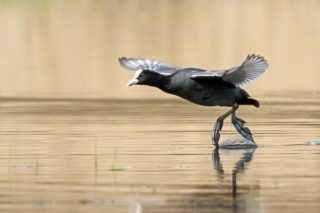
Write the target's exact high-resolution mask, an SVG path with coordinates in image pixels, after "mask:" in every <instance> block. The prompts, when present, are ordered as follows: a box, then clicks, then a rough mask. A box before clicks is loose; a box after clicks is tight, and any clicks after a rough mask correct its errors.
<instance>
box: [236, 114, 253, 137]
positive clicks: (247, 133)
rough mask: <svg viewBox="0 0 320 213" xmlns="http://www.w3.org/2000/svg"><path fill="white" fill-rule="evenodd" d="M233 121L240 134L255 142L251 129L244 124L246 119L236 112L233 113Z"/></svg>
mask: <svg viewBox="0 0 320 213" xmlns="http://www.w3.org/2000/svg"><path fill="white" fill-rule="evenodd" d="M231 121H232V123H233V125H234V127H235V128H236V130H237V131H238V132H239V133H240V135H242V136H243V137H244V138H246V139H247V140H249V141H252V142H254V140H253V137H252V133H251V131H250V130H249V128H248V127H244V124H245V123H246V122H245V121H244V120H242V119H241V118H238V117H237V116H236V115H235V113H233V114H232V117H231Z"/></svg>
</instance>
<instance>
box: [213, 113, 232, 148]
mask: <svg viewBox="0 0 320 213" xmlns="http://www.w3.org/2000/svg"><path fill="white" fill-rule="evenodd" d="M235 110H236V109H234V107H232V109H231V110H229V111H228V112H226V113H225V114H223V115H221V116H220V117H219V118H218V119H217V121H216V124H215V125H214V129H213V131H212V138H213V142H214V145H215V146H216V147H217V148H218V147H219V139H220V131H221V129H222V127H223V121H224V119H225V118H226V117H228V116H229V115H231V114H232V113H233V112H234V111H235Z"/></svg>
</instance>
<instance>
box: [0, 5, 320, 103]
mask: <svg viewBox="0 0 320 213" xmlns="http://www.w3.org/2000/svg"><path fill="white" fill-rule="evenodd" d="M319 20H320V1H319V0H306V1H300V0H282V1H279V0H269V1H262V0H241V1H240V0H184V1H181V0H161V1H160V0H91V1H89V0H72V1H71V0H69V1H68V0H54V1H53V0H51V1H50V0H1V1H0V26H1V33H0V73H1V75H0V96H1V97H32V98H43V97H46V98H116V99H118V98H119V99H123V98H168V97H171V96H168V95H166V94H164V93H162V92H160V91H158V90H155V89H151V88H148V87H132V88H130V89H128V88H127V87H126V83H127V81H128V80H129V79H130V78H131V76H132V75H133V73H132V72H130V71H126V70H124V69H123V68H122V67H120V66H119V64H118V61H117V59H118V57H121V56H127V57H146V58H153V59H158V60H160V61H163V62H167V63H170V64H175V65H178V66H181V67H189V66H192V67H200V68H205V69H225V68H230V67H233V66H236V65H239V64H240V63H241V62H242V61H243V60H244V59H245V57H246V56H247V54H249V53H257V54H260V55H263V56H264V57H265V58H266V59H267V60H268V62H269V64H270V67H269V69H268V70H267V72H266V73H265V74H264V75H263V76H262V77H261V78H260V79H259V80H258V81H256V82H254V83H252V84H251V85H249V86H247V87H246V88H247V90H248V92H249V93H250V94H252V95H259V94H261V93H264V92H271V93H281V92H288V91H289V92H296V91H310V92H312V93H316V92H317V91H318V90H319V89H320V86H319V79H320V70H319V67H320V21H319Z"/></svg>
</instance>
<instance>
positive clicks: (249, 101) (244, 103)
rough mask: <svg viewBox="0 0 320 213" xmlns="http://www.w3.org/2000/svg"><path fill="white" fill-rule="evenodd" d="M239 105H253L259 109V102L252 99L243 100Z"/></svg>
mask: <svg viewBox="0 0 320 213" xmlns="http://www.w3.org/2000/svg"><path fill="white" fill-rule="evenodd" d="M239 104H243V105H253V106H255V107H260V103H259V101H257V100H256V99H253V98H246V99H243V100H241V101H239Z"/></svg>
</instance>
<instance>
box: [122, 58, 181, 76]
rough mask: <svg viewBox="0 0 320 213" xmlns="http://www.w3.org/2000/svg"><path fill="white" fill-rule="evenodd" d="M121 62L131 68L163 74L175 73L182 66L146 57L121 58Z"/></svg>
mask: <svg viewBox="0 0 320 213" xmlns="http://www.w3.org/2000/svg"><path fill="white" fill-rule="evenodd" d="M119 62H120V64H121V65H122V66H123V67H124V68H127V69H129V70H133V71H137V70H139V69H144V70H149V71H153V72H158V73H161V74H167V75H170V74H173V73H174V72H176V71H178V70H180V69H181V68H180V67H177V66H174V65H170V64H166V63H163V62H160V61H156V60H152V59H146V58H126V57H122V58H119Z"/></svg>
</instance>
